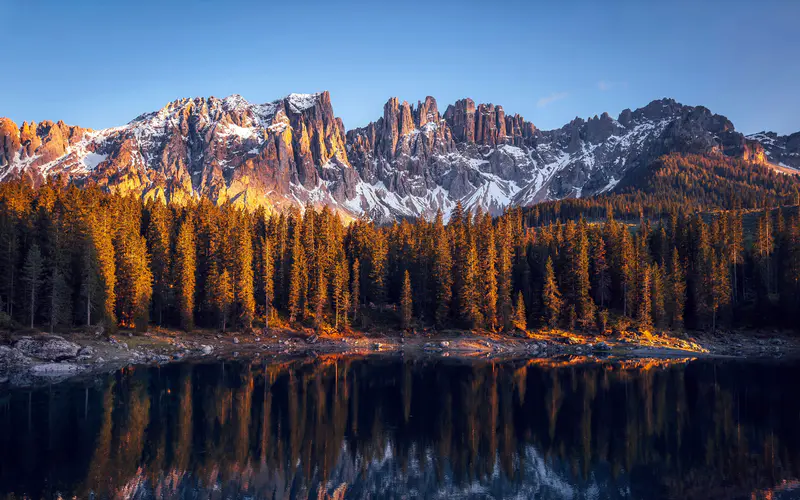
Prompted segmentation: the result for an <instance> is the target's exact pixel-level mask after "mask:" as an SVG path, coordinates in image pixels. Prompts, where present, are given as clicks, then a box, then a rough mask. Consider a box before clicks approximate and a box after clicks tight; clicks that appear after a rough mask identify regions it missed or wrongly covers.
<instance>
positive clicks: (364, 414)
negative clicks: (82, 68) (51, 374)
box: [0, 357, 800, 499]
mask: <svg viewBox="0 0 800 500" xmlns="http://www.w3.org/2000/svg"><path fill="white" fill-rule="evenodd" d="M799 381H800V368H797V367H795V366H793V364H791V363H783V364H774V363H773V364H756V363H741V362H738V363H735V362H713V363H712V362H698V361H695V362H691V363H688V364H683V363H676V364H668V363H663V362H660V363H659V362H651V363H647V362H638V363H620V362H617V363H605V364H600V363H597V362H594V363H575V362H574V361H568V360H562V361H560V362H552V361H551V362H547V363H545V362H527V363H526V362H503V363H491V362H487V361H469V362H463V361H450V360H437V361H434V360H408V359H405V360H404V359H402V358H399V357H386V358H382V357H378V358H341V357H327V358H326V357H321V358H316V359H313V360H310V359H304V360H294V361H288V362H283V363H272V364H270V363H267V364H265V363H264V362H263V361H259V362H252V363H250V362H235V363H224V364H223V363H213V364H184V365H170V366H166V367H162V368H137V369H129V370H126V371H122V372H119V373H116V374H114V375H113V376H109V377H108V378H103V379H98V380H93V381H84V382H74V383H65V384H59V385H56V386H53V387H51V388H44V389H37V390H33V391H29V390H20V391H14V392H10V393H9V392H7V393H3V394H1V395H0V498H21V497H28V498H58V496H59V495H61V496H62V497H63V498H71V497H73V496H74V497H77V498H91V497H92V496H94V498H131V497H132V498H174V497H178V498H193V499H194V498H315V499H316V498H452V497H455V498H559V499H560V498H703V499H709V498H800V490H798V489H795V485H796V482H795V481H794V480H795V478H800V426H798V423H799V422H800V397H798V391H797V387H798V382H799Z"/></svg>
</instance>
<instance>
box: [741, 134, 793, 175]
mask: <svg viewBox="0 0 800 500" xmlns="http://www.w3.org/2000/svg"><path fill="white" fill-rule="evenodd" d="M747 140H748V144H753V145H754V146H753V149H754V153H751V157H753V158H754V159H755V160H756V161H758V162H759V163H768V164H771V165H775V166H777V167H780V168H782V169H790V170H798V171H800V132H795V133H794V134H791V135H778V134H776V133H775V132H759V133H757V134H752V135H749V136H747Z"/></svg>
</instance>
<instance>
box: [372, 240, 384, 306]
mask: <svg viewBox="0 0 800 500" xmlns="http://www.w3.org/2000/svg"><path fill="white" fill-rule="evenodd" d="M387 252H388V248H387V246H386V238H385V237H384V236H383V234H382V233H381V232H378V233H376V234H375V237H374V239H373V240H372V242H371V247H370V270H369V279H370V285H371V286H370V289H371V293H372V298H373V300H374V301H375V303H376V304H384V303H385V302H386V257H387Z"/></svg>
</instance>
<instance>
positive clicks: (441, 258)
mask: <svg viewBox="0 0 800 500" xmlns="http://www.w3.org/2000/svg"><path fill="white" fill-rule="evenodd" d="M433 243H434V245H435V250H434V254H433V286H434V290H435V292H434V297H435V312H434V320H435V322H436V325H437V326H440V327H441V326H444V325H445V324H446V323H447V319H448V316H449V312H450V300H451V298H452V293H453V290H452V286H453V281H452V274H451V271H452V259H451V255H450V243H449V242H448V238H447V235H446V233H445V230H444V226H443V224H442V214H441V213H438V214H436V219H435V221H434V227H433Z"/></svg>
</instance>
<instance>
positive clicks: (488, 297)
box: [478, 216, 497, 331]
mask: <svg viewBox="0 0 800 500" xmlns="http://www.w3.org/2000/svg"><path fill="white" fill-rule="evenodd" d="M481 232H482V233H483V244H482V245H481V252H480V254H481V259H480V268H479V272H478V276H479V278H478V279H479V280H480V283H482V284H483V286H482V290H481V291H482V293H481V314H482V315H483V319H484V322H485V324H486V326H487V328H489V330H492V331H494V330H495V329H496V328H497V269H496V267H495V266H496V263H497V247H496V246H495V241H494V228H493V227H492V222H491V219H490V218H488V216H487V218H486V223H485V224H483V226H482V230H481Z"/></svg>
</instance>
